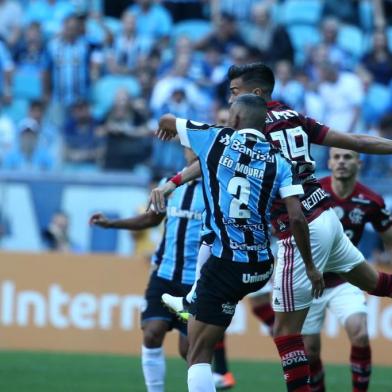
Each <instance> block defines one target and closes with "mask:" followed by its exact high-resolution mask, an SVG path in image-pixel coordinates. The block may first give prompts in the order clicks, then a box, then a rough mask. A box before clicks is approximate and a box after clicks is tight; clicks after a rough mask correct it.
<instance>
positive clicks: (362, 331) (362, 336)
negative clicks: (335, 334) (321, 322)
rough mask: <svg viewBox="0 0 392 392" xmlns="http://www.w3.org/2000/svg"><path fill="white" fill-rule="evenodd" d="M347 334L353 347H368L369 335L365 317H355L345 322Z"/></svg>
mask: <svg viewBox="0 0 392 392" xmlns="http://www.w3.org/2000/svg"><path fill="white" fill-rule="evenodd" d="M346 329H347V334H348V337H349V339H350V342H351V344H352V345H353V346H358V347H365V346H368V345H369V335H368V331H367V322H366V316H365V315H361V316H358V315H355V317H351V318H349V319H348V320H347V322H346Z"/></svg>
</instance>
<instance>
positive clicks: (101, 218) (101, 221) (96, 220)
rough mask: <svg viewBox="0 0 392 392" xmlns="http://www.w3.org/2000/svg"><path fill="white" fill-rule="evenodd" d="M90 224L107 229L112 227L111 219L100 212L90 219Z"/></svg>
mask: <svg viewBox="0 0 392 392" xmlns="http://www.w3.org/2000/svg"><path fill="white" fill-rule="evenodd" d="M89 223H90V225H95V226H99V227H104V228H105V229H106V228H108V227H110V221H109V219H108V218H106V216H105V215H104V214H102V213H100V212H98V213H96V214H94V215H92V216H91V218H90V221H89Z"/></svg>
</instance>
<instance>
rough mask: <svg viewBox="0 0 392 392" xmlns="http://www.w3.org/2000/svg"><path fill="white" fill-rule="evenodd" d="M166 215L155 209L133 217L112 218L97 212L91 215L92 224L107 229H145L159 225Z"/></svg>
mask: <svg viewBox="0 0 392 392" xmlns="http://www.w3.org/2000/svg"><path fill="white" fill-rule="evenodd" d="M164 217H165V215H164V214H156V213H154V212H153V211H147V212H146V213H144V214H141V215H138V216H135V217H133V218H128V219H116V220H110V219H108V218H107V217H106V216H105V215H104V214H101V213H96V214H94V215H92V216H91V218H90V225H95V226H99V227H103V228H105V229H126V230H144V229H148V228H150V227H154V226H158V225H159V224H160V223H161V222H162V220H163V218H164Z"/></svg>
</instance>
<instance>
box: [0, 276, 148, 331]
mask: <svg viewBox="0 0 392 392" xmlns="http://www.w3.org/2000/svg"><path fill="white" fill-rule="evenodd" d="M143 304H144V299H143V297H142V296H140V295H123V296H122V295H119V294H116V293H104V294H100V295H95V294H93V293H89V292H80V293H77V294H73V295H71V294H70V293H69V292H67V291H66V290H65V289H64V288H63V287H62V286H61V285H60V284H58V283H53V284H51V285H49V287H48V289H47V291H46V292H41V291H36V290H18V287H17V285H16V284H15V282H13V281H12V280H6V281H3V282H1V283H0V326H10V327H11V326H18V327H38V328H44V327H54V328H57V329H66V328H70V327H73V328H77V329H81V330H91V329H99V330H110V329H112V328H120V329H122V330H125V331H130V330H133V329H136V328H138V325H139V314H140V309H141V308H142V306H143Z"/></svg>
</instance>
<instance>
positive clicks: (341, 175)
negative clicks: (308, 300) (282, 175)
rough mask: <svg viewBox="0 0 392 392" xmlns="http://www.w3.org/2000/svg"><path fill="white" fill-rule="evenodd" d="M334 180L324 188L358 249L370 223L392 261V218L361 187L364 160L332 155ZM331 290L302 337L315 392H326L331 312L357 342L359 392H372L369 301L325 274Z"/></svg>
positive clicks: (339, 152) (316, 304) (354, 362)
mask: <svg viewBox="0 0 392 392" xmlns="http://www.w3.org/2000/svg"><path fill="white" fill-rule="evenodd" d="M328 166H329V168H330V169H331V171H332V175H331V176H330V177H326V178H323V179H322V180H321V181H320V183H321V185H322V187H323V189H324V190H325V191H326V192H327V193H328V194H329V195H330V199H331V200H330V201H331V205H332V206H333V208H334V210H335V212H336V214H337V216H338V217H339V219H340V221H341V222H342V224H343V228H344V231H345V233H346V235H347V236H348V238H350V240H351V241H352V243H353V244H354V245H355V246H357V245H358V243H359V241H360V239H361V236H362V233H363V230H364V227H365V224H366V223H367V222H370V223H371V224H372V225H373V227H374V229H375V230H376V231H377V232H379V233H380V235H381V238H382V240H383V243H384V248H385V250H386V251H387V252H388V253H389V257H390V259H391V260H392V215H391V213H390V212H389V211H388V210H387V209H386V207H385V203H384V200H383V199H382V197H381V196H379V195H378V194H376V193H374V192H373V191H371V190H370V189H369V188H367V187H366V186H364V185H362V184H361V183H360V182H358V180H357V178H358V173H359V170H360V166H361V161H360V157H359V154H358V153H356V152H354V151H350V150H343V149H338V148H331V149H330V151H329V161H328ZM324 280H325V287H326V290H325V291H324V294H323V296H322V297H321V298H318V299H315V300H313V303H312V305H311V307H310V310H309V313H308V315H307V316H306V319H305V323H304V326H303V327H302V334H303V335H304V342H305V348H306V352H307V353H308V358H309V366H310V372H311V380H310V384H311V388H312V391H314V392H320V391H324V390H325V385H324V370H323V365H322V362H321V359H320V351H321V339H320V331H321V328H322V325H323V322H324V318H325V313H326V310H327V308H328V309H330V310H331V311H332V312H333V313H334V314H335V315H336V316H337V317H338V319H339V321H340V323H341V324H342V325H343V326H344V328H345V329H346V332H347V335H348V337H349V339H350V342H351V355H350V362H351V372H352V383H353V391H354V392H356V391H367V390H368V386H369V380H370V373H371V350H370V346H369V336H368V332H367V308H366V298H365V295H364V294H363V292H362V291H361V290H359V289H358V288H357V287H355V286H353V285H351V284H350V283H347V282H345V281H344V280H342V279H341V278H340V277H339V275H336V274H333V273H326V274H324Z"/></svg>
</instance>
